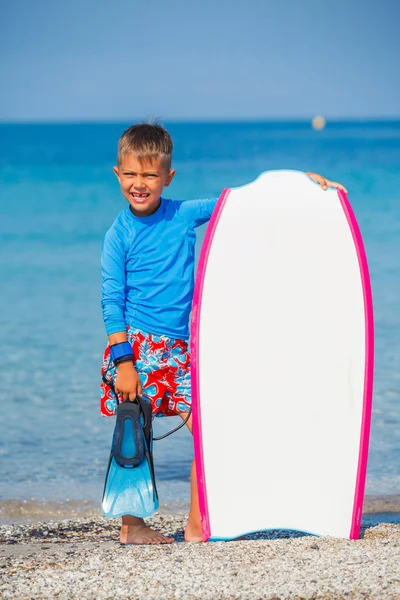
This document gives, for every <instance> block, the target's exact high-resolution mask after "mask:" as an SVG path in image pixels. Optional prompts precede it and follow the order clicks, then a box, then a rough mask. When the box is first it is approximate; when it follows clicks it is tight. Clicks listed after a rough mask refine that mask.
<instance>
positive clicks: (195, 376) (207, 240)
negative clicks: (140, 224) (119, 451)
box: [190, 188, 230, 542]
mask: <svg viewBox="0 0 400 600" xmlns="http://www.w3.org/2000/svg"><path fill="white" fill-rule="evenodd" d="M229 192H230V189H228V188H226V189H224V190H223V191H222V194H221V195H220V197H219V199H218V202H217V204H216V207H215V208H214V211H213V214H212V216H211V219H210V222H209V224H208V227H207V231H206V234H205V236H204V241H203V245H202V248H201V252H200V258H199V265H198V268H197V276H196V284H195V287H194V294H193V304H192V323H191V333H190V354H191V357H190V376H191V382H192V383H191V385H192V415H193V437H194V457H195V460H196V475H197V489H198V496H199V507H200V516H201V529H202V533H203V541H204V542H206V541H207V540H208V539H209V538H210V537H211V528H210V518H209V513H208V502H207V483H206V478H205V469H204V454H203V436H202V429H201V408H200V380H199V369H200V366H199V353H198V347H199V342H200V314H201V300H202V294H203V285H204V277H205V273H206V269H207V263H208V257H209V255H210V249H211V244H212V241H213V239H214V234H215V230H216V228H217V225H218V222H219V219H220V216H221V214H222V211H223V209H224V206H225V202H226V200H227V198H228V196H229Z"/></svg>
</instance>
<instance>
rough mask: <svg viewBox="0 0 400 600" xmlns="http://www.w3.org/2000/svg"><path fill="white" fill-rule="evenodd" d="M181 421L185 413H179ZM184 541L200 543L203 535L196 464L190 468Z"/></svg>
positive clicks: (190, 428)
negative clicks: (188, 507)
mask: <svg viewBox="0 0 400 600" xmlns="http://www.w3.org/2000/svg"><path fill="white" fill-rule="evenodd" d="M179 416H180V417H181V419H183V420H185V419H186V417H187V413H186V412H183V413H179ZM186 425H187V427H188V429H189V431H190V433H193V432H192V416H190V417H189V419H188V422H187V423H186ZM185 540H186V541H187V542H202V541H203V535H202V531H201V519H200V508H199V495H198V492H197V475H196V463H195V461H193V462H192V468H191V472H190V510H189V518H188V522H187V525H186V527H185Z"/></svg>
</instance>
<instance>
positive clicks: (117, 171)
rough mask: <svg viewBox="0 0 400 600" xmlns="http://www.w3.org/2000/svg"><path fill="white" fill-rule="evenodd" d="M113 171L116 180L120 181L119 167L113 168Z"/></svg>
mask: <svg viewBox="0 0 400 600" xmlns="http://www.w3.org/2000/svg"><path fill="white" fill-rule="evenodd" d="M113 171H114V175H115V177H116V178H117V179H118V181H119V170H118V167H113Z"/></svg>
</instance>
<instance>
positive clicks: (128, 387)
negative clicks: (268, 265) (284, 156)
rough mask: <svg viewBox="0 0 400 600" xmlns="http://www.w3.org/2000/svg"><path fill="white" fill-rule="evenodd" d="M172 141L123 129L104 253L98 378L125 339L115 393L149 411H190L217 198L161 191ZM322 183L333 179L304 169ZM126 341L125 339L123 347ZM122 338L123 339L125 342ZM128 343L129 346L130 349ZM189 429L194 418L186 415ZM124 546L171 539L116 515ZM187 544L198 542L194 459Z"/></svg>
mask: <svg viewBox="0 0 400 600" xmlns="http://www.w3.org/2000/svg"><path fill="white" fill-rule="evenodd" d="M171 160H172V140H171V138H170V136H169V134H168V132H167V131H166V130H165V129H163V128H162V127H161V126H160V125H158V124H145V123H140V124H137V125H133V126H132V127H130V128H129V129H127V130H126V131H125V132H124V133H123V134H122V136H121V138H120V140H119V144H118V164H117V166H116V167H114V173H115V175H116V176H117V178H118V181H119V183H120V186H121V192H122V194H123V196H124V197H125V199H126V200H127V201H128V203H129V207H128V208H127V209H126V210H124V211H122V212H121V213H120V214H119V215H118V216H117V218H116V220H115V221H114V223H113V225H112V226H111V228H110V229H109V230H108V231H107V233H106V236H105V239H104V245H103V251H102V309H103V318H104V323H105V326H106V331H107V335H108V342H109V344H108V346H107V348H106V350H105V353H104V360H103V368H102V374H103V375H104V373H105V371H106V369H107V367H108V366H109V355H110V346H114V345H116V344H121V346H120V348H124V349H127V350H126V355H124V356H122V359H120V360H119V362H118V367H117V368H115V366H114V365H113V364H112V363H111V367H112V368H111V370H108V374H109V375H110V374H111V375H112V377H113V380H114V386H115V391H116V393H117V394H119V396H120V398H121V399H123V400H124V401H125V400H130V401H133V400H134V399H135V398H136V395H143V397H144V398H145V399H147V400H148V401H150V402H151V405H152V409H153V416H154V417H155V416H171V415H179V416H180V417H181V418H182V419H185V418H186V417H187V413H188V411H189V408H190V405H191V389H190V370H189V368H190V356H189V351H188V342H187V340H188V338H189V313H190V309H191V302H192V295H193V284H194V246H195V241H196V235H195V232H194V228H195V227H198V226H199V225H202V224H203V223H206V222H207V221H208V220H209V219H210V217H211V214H212V211H213V209H214V207H215V205H216V203H217V200H218V199H217V198H208V199H205V200H193V201H186V202H180V201H179V202H178V201H172V200H166V199H164V198H163V197H162V192H163V189H164V188H165V187H167V186H169V184H170V183H171V181H172V179H173V177H174V175H175V170H174V169H171ZM307 175H308V176H309V177H311V179H313V180H314V181H316V182H317V183H319V184H320V185H321V187H322V188H323V189H327V187H328V186H330V187H337V188H340V189H343V190H344V191H346V190H345V189H344V188H343V186H341V185H340V184H338V183H335V182H331V181H328V180H325V179H324V178H323V177H321V176H320V175H316V174H314V173H307ZM124 343H125V345H124V346H122V344H124ZM127 343H128V344H127ZM131 348H132V351H131ZM101 387H102V398H101V412H102V414H103V415H105V416H111V415H113V414H115V408H116V399H115V395H114V393H113V392H112V390H111V389H110V387H109V386H107V385H106V384H105V383H104V382H103V383H102V384H101ZM187 426H188V428H189V430H190V431H192V418H191V417H190V418H189V420H188V421H187ZM120 540H121V543H123V544H168V543H171V542H172V541H173V538H168V537H166V536H164V535H162V534H160V533H158V532H156V531H154V530H153V529H151V528H150V527H148V526H146V525H145V523H144V521H143V519H139V518H137V517H132V516H130V515H126V516H124V517H122V527H121V534H120ZM185 540H186V541H201V540H202V536H201V525H200V512H199V506H198V496H197V482H196V471H195V465H194V461H193V464H192V470H191V506H190V512H189V518H188V523H187V526H186V528H185Z"/></svg>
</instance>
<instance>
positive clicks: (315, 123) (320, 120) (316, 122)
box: [311, 116, 326, 131]
mask: <svg viewBox="0 0 400 600" xmlns="http://www.w3.org/2000/svg"><path fill="white" fill-rule="evenodd" d="M311 125H312V128H313V129H315V130H317V131H320V130H321V129H324V127H325V125H326V120H325V117H321V116H318V117H314V118H313V120H312V121H311Z"/></svg>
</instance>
